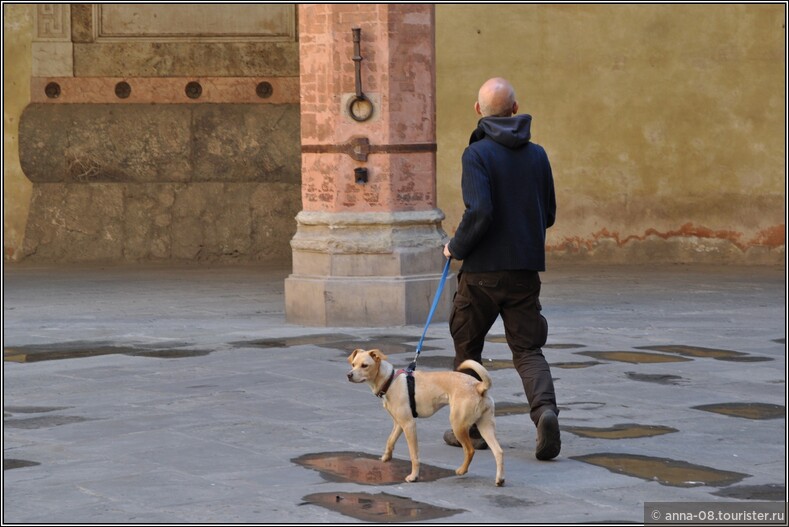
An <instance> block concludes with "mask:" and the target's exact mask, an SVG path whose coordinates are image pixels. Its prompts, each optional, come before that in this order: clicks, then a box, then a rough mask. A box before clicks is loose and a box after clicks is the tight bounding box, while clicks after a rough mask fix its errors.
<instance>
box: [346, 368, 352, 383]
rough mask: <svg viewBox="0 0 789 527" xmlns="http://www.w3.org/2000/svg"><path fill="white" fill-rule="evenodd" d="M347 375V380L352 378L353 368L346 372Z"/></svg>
mask: <svg viewBox="0 0 789 527" xmlns="http://www.w3.org/2000/svg"><path fill="white" fill-rule="evenodd" d="M347 376H348V380H349V381H350V380H353V370H351V371H349V372H348V374H347Z"/></svg>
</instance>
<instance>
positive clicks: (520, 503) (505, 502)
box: [484, 494, 534, 509]
mask: <svg viewBox="0 0 789 527" xmlns="http://www.w3.org/2000/svg"><path fill="white" fill-rule="evenodd" d="M484 498H485V499H486V500H488V501H489V502H491V503H493V505H495V506H496V507H502V508H505V509H515V508H518V507H528V506H530V505H534V502H533V501H527V500H524V499H521V498H516V497H515V496H506V495H499V494H489V495H487V496H484Z"/></svg>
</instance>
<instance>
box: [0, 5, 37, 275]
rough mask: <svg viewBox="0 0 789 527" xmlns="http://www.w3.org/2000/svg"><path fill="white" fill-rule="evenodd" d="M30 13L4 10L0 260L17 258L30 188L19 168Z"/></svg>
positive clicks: (27, 98) (27, 90)
mask: <svg viewBox="0 0 789 527" xmlns="http://www.w3.org/2000/svg"><path fill="white" fill-rule="evenodd" d="M33 9H34V6H32V5H30V4H27V5H4V6H3V62H4V68H5V71H4V72H3V258H4V260H14V259H16V258H18V256H19V254H20V253H21V249H22V242H23V241H24V237H25V223H26V222H27V215H28V212H29V210H30V196H31V193H32V190H33V184H32V183H31V182H30V180H29V179H27V178H26V177H25V174H24V173H23V172H22V168H21V167H20V165H19V148H18V147H19V117H20V116H21V115H22V110H24V109H25V106H27V104H28V102H30V75H31V67H32V66H31V64H32V53H31V42H32V38H33Z"/></svg>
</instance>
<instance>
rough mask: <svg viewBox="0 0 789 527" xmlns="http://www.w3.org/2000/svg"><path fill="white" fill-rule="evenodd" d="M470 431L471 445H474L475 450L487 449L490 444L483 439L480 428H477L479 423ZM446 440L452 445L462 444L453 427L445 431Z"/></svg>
mask: <svg viewBox="0 0 789 527" xmlns="http://www.w3.org/2000/svg"><path fill="white" fill-rule="evenodd" d="M468 432H469V435H470V436H471V446H473V447H474V450H485V449H487V448H488V444H487V443H486V442H485V440H484V439H482V436H481V435H480V434H479V430H477V425H474V426H472V427H471V430H469V431H468ZM444 442H445V443H446V444H448V445H450V446H458V447H459V446H460V441H458V438H457V437H455V432H453V431H452V429H451V428H450V429H449V430H447V431H446V432H444Z"/></svg>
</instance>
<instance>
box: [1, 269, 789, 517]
mask: <svg viewBox="0 0 789 527" xmlns="http://www.w3.org/2000/svg"><path fill="white" fill-rule="evenodd" d="M287 274H288V271H287V270H285V269H277V268H268V269H265V268H259V267H222V268H206V267H181V268H173V267H156V266H142V267H108V268H100V267H95V268H67V269H59V268H56V267H27V266H7V267H6V268H5V272H4V292H3V346H4V357H5V360H4V363H3V381H4V383H3V410H4V412H3V424H4V430H3V458H4V461H3V469H4V471H3V498H4V499H3V521H4V522H5V523H52V522H54V523H213V522H216V523H220V522H221V523H295V522H298V523H306V522H310V523H312V522H333V523H352V522H358V521H367V520H370V521H380V522H383V521H414V522H438V523H447V522H452V523H592V522H593V523H600V522H615V523H627V522H635V523H642V522H643V521H644V516H643V504H644V503H645V502H671V501H682V502H687V501H705V502H732V501H733V502H741V503H743V504H746V505H747V504H750V503H754V502H755V501H785V499H786V491H785V488H786V481H785V476H786V401H785V393H786V358H785V347H786V345H785V316H786V296H785V287H786V282H785V271H784V269H774V268H759V267H756V268H714V267H694V266H666V267H660V268H657V267H656V268H645V267H637V268H636V267H604V268H603V267H590V266H576V267H560V268H552V269H550V270H549V272H548V273H545V274H544V275H543V294H542V303H543V306H544V314H545V315H546V317H547V319H548V321H549V324H550V335H549V340H548V345H547V346H546V348H545V354H546V357H547V359H548V361H549V362H550V363H551V364H552V372H553V375H554V377H555V378H556V390H557V394H558V397H559V405H560V412H561V413H560V423H561V426H562V430H563V431H562V439H563V445H562V453H561V455H560V456H559V457H558V458H557V459H556V460H554V461H551V462H540V461H537V460H536V459H535V458H534V440H535V430H534V427H533V425H532V424H531V422H530V420H529V418H528V413H527V411H528V406H527V404H526V401H525V398H524V396H523V393H522V388H521V386H520V382H519V380H518V378H517V375H516V374H515V371H514V370H513V369H512V367H511V364H510V363H509V359H510V354H509V351H508V349H507V347H506V344H504V343H503V342H502V339H501V336H502V334H503V328H502V326H501V324H500V322H497V324H496V325H495V326H494V328H493V330H492V331H491V334H490V337H489V342H488V344H487V345H486V351H485V354H484V355H485V357H486V359H490V360H486V366H487V367H488V368H489V369H490V370H491V375H492V377H493V388H492V394H493V396H494V398H495V399H496V401H497V415H498V417H497V427H498V437H499V440H500V442H501V443H502V446H503V447H504V455H505V468H506V486H504V487H502V488H497V487H495V486H494V485H493V476H494V472H495V467H494V462H493V459H492V456H491V455H490V452H489V451H480V452H478V453H477V455H476V457H475V459H474V461H473V463H472V464H471V467H470V470H469V473H468V474H467V475H465V476H460V477H459V476H455V475H454V473H453V472H452V471H453V470H454V469H455V468H456V467H457V466H458V465H459V464H460V461H461V451H460V449H457V448H453V447H449V446H445V445H444V444H443V441H442V434H443V432H444V430H445V429H447V428H448V417H447V416H448V411H447V410H442V411H441V412H439V413H438V414H437V415H436V416H434V417H433V418H431V419H425V420H420V421H419V427H418V430H419V438H420V448H421V457H422V462H423V470H426V469H427V468H428V467H425V466H424V465H430V466H432V467H435V468H433V469H431V470H430V472H429V473H427V474H426V476H427V477H426V479H428V480H432V481H425V482H420V483H415V484H407V483H404V482H403V481H402V477H404V475H405V474H406V471H407V469H406V468H405V467H404V465H407V464H406V463H405V461H404V460H407V459H408V452H407V448H406V444H405V439H404V438H401V439H400V442H399V443H398V444H397V447H396V449H395V458H397V460H399V461H396V462H394V463H390V464H386V465H384V464H383V463H380V462H378V461H376V460H375V457H376V456H379V455H380V453H381V452H382V450H383V446H384V442H385V440H386V437H387V435H388V434H389V431H390V429H391V421H390V418H389V416H388V415H387V414H386V412H385V411H384V410H383V409H382V408H381V403H380V401H379V400H378V399H376V398H375V397H374V396H373V395H372V393H371V392H370V390H369V389H368V388H367V387H366V386H365V385H356V384H351V383H349V382H348V381H347V380H346V378H345V373H346V371H347V370H348V364H347V362H346V360H345V359H346V357H347V355H348V354H349V353H350V352H351V351H352V350H353V349H354V348H356V347H364V348H373V347H377V348H380V349H382V350H383V351H384V352H386V353H387V354H389V355H390V358H391V361H392V362H393V363H394V364H395V365H399V366H405V365H406V364H407V363H408V362H409V361H410V360H411V358H412V357H413V353H414V350H415V346H416V342H417V341H418V339H419V335H420V334H421V332H422V327H421V326H419V327H417V326H404V327H382V328H364V329H360V328H336V327H332V328H306V327H299V326H295V325H290V324H287V323H286V322H285V317H284V313H283V305H284V302H283V279H284V278H285V277H286V276H287ZM428 337H429V340H428V342H427V345H426V347H425V349H424V351H423V353H422V356H421V358H420V366H419V367H420V368H424V369H435V368H445V367H448V366H449V365H450V364H451V356H452V346H451V340H450V337H449V333H448V330H447V325H446V323H440V322H439V323H434V325H433V326H431V328H430V330H429V332H428ZM417 389H418V388H417Z"/></svg>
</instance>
